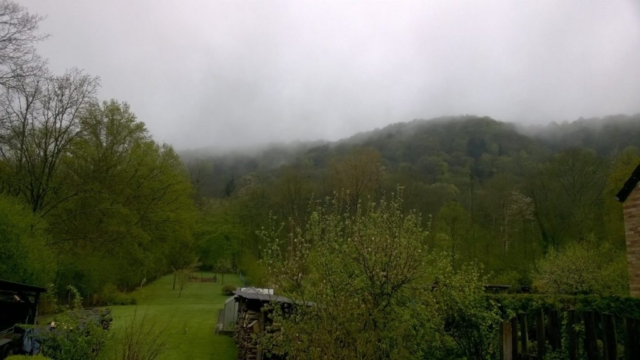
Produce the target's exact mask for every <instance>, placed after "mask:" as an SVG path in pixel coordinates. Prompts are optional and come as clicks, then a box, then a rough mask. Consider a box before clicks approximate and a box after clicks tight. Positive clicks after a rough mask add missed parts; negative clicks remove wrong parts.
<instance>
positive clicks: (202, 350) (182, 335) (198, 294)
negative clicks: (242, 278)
mask: <svg viewBox="0 0 640 360" xmlns="http://www.w3.org/2000/svg"><path fill="white" fill-rule="evenodd" d="M196 274H197V275H198V276H200V273H196ZM196 274H194V275H196ZM203 275H204V276H205V277H212V276H213V274H207V273H205V274H203ZM220 280H221V279H220V276H218V282H216V283H201V282H190V283H188V284H187V286H186V287H185V288H184V289H183V291H182V296H180V297H178V293H179V289H178V285H176V289H175V290H172V285H173V276H172V275H168V276H165V277H162V278H160V279H158V280H156V281H154V282H153V283H151V284H148V285H147V286H145V287H144V288H142V289H139V290H137V291H135V292H134V293H133V295H134V296H135V298H136V300H137V305H127V306H112V307H111V310H112V313H113V323H112V328H111V332H112V333H113V334H112V335H114V336H112V340H111V341H112V342H113V341H116V340H115V339H117V337H118V336H117V333H118V332H119V331H122V330H123V328H124V326H125V324H126V323H127V321H131V319H133V318H134V317H135V318H136V319H138V320H140V319H141V318H143V317H144V321H145V322H150V323H153V324H154V326H155V327H157V328H161V329H164V331H163V332H164V335H165V339H166V341H167V350H166V352H165V353H164V354H163V355H162V356H161V357H160V359H161V360H174V359H175V360H184V359H194V360H200V359H202V360H209V359H211V360H214V359H215V360H226V359H229V360H231V359H235V358H236V357H237V354H236V347H235V344H234V342H233V339H231V338H230V337H227V336H221V335H215V334H214V330H215V325H216V320H217V317H218V310H220V309H222V308H223V306H224V301H225V300H226V299H227V298H228V297H227V296H224V295H222V283H221V281H220ZM224 280H225V284H234V285H235V284H238V278H237V277H236V276H234V275H225V277H224ZM113 346H117V344H113V343H111V344H109V346H107V348H106V349H105V351H104V352H103V354H102V355H103V356H102V357H103V358H104V359H112V358H113V353H114V349H113Z"/></svg>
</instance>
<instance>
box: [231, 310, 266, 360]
mask: <svg viewBox="0 0 640 360" xmlns="http://www.w3.org/2000/svg"><path fill="white" fill-rule="evenodd" d="M238 311H239V313H238V325H237V327H236V333H235V335H234V338H235V340H236V344H237V346H238V359H239V360H256V359H260V358H261V357H260V356H259V355H260V354H259V350H258V344H257V341H256V339H255V337H256V336H257V335H258V334H259V333H260V313H258V312H256V311H252V310H248V309H247V308H246V307H244V306H242V307H241V308H240V309H239V310H238Z"/></svg>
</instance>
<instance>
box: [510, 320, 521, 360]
mask: <svg viewBox="0 0 640 360" xmlns="http://www.w3.org/2000/svg"><path fill="white" fill-rule="evenodd" d="M518 357H519V356H518V318H517V317H514V318H513V319H511V358H512V359H514V360H516V359H518Z"/></svg>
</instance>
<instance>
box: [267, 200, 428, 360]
mask: <svg viewBox="0 0 640 360" xmlns="http://www.w3.org/2000/svg"><path fill="white" fill-rule="evenodd" d="M400 204H401V200H400V199H399V198H393V199H392V200H390V201H385V200H382V201H380V202H379V203H371V204H369V205H368V206H367V207H363V206H359V207H358V208H357V209H356V211H345V210H346V209H347V207H346V204H344V203H343V202H342V200H341V199H340V198H335V199H334V200H333V201H332V202H328V203H327V204H325V205H324V206H322V207H319V208H317V209H316V210H315V211H314V213H312V215H311V218H310V221H309V223H308V224H307V226H306V227H305V230H304V231H302V230H301V229H292V233H291V234H289V235H288V236H287V235H285V236H283V234H282V233H281V232H280V231H279V229H282V228H281V227H280V226H277V225H275V223H274V227H273V228H272V230H269V231H265V232H263V233H262V235H263V236H264V239H265V241H266V248H265V254H264V261H265V263H266V264H267V267H268V275H269V278H268V281H269V283H271V284H274V285H275V286H276V291H278V292H280V293H281V294H283V295H286V296H289V297H291V298H292V299H294V301H298V302H299V304H304V303H306V302H307V301H313V302H315V303H316V304H317V306H310V307H305V306H300V307H299V308H298V309H297V310H296V312H295V314H294V315H292V316H291V317H282V314H277V313H276V316H277V317H278V318H277V320H276V322H278V323H281V324H282V331H280V332H278V333H276V335H275V337H270V338H266V339H264V341H265V346H269V347H273V348H274V349H275V348H277V349H279V351H282V352H286V353H287V354H288V355H289V356H291V357H293V358H306V359H345V358H352V359H353V358H362V359H365V358H366V359H381V358H406V357H408V356H409V354H411V351H412V350H413V349H415V348H416V347H417V346H418V344H419V343H420V342H421V340H420V338H419V337H416V336H415V335H416V334H415V333H414V331H415V329H416V327H415V326H417V324H415V322H414V321H413V320H411V318H412V317H411V316H410V315H409V314H406V313H405V311H416V312H417V311H421V309H422V307H419V306H415V302H414V301H415V300H416V299H419V298H421V295H420V294H421V293H422V292H423V291H424V290H425V287H424V286H423V284H424V283H425V280H426V274H427V272H426V267H425V265H426V262H425V259H426V253H427V252H426V248H425V244H426V237H427V233H426V232H425V231H424V230H423V229H422V227H421V219H420V216H418V215H417V214H416V213H411V214H409V215H405V214H404V213H403V211H402V210H401V205H400ZM407 309H411V310H407Z"/></svg>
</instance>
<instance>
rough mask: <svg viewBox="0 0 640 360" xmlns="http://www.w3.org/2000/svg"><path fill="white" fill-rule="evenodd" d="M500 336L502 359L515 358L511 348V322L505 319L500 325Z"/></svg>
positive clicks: (509, 359) (510, 359)
mask: <svg viewBox="0 0 640 360" xmlns="http://www.w3.org/2000/svg"><path fill="white" fill-rule="evenodd" d="M500 338H501V339H502V346H501V347H500V349H501V351H500V359H501V360H514V359H513V356H512V350H511V344H512V341H511V323H510V322H508V321H505V322H503V323H502V326H501V327H500Z"/></svg>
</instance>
